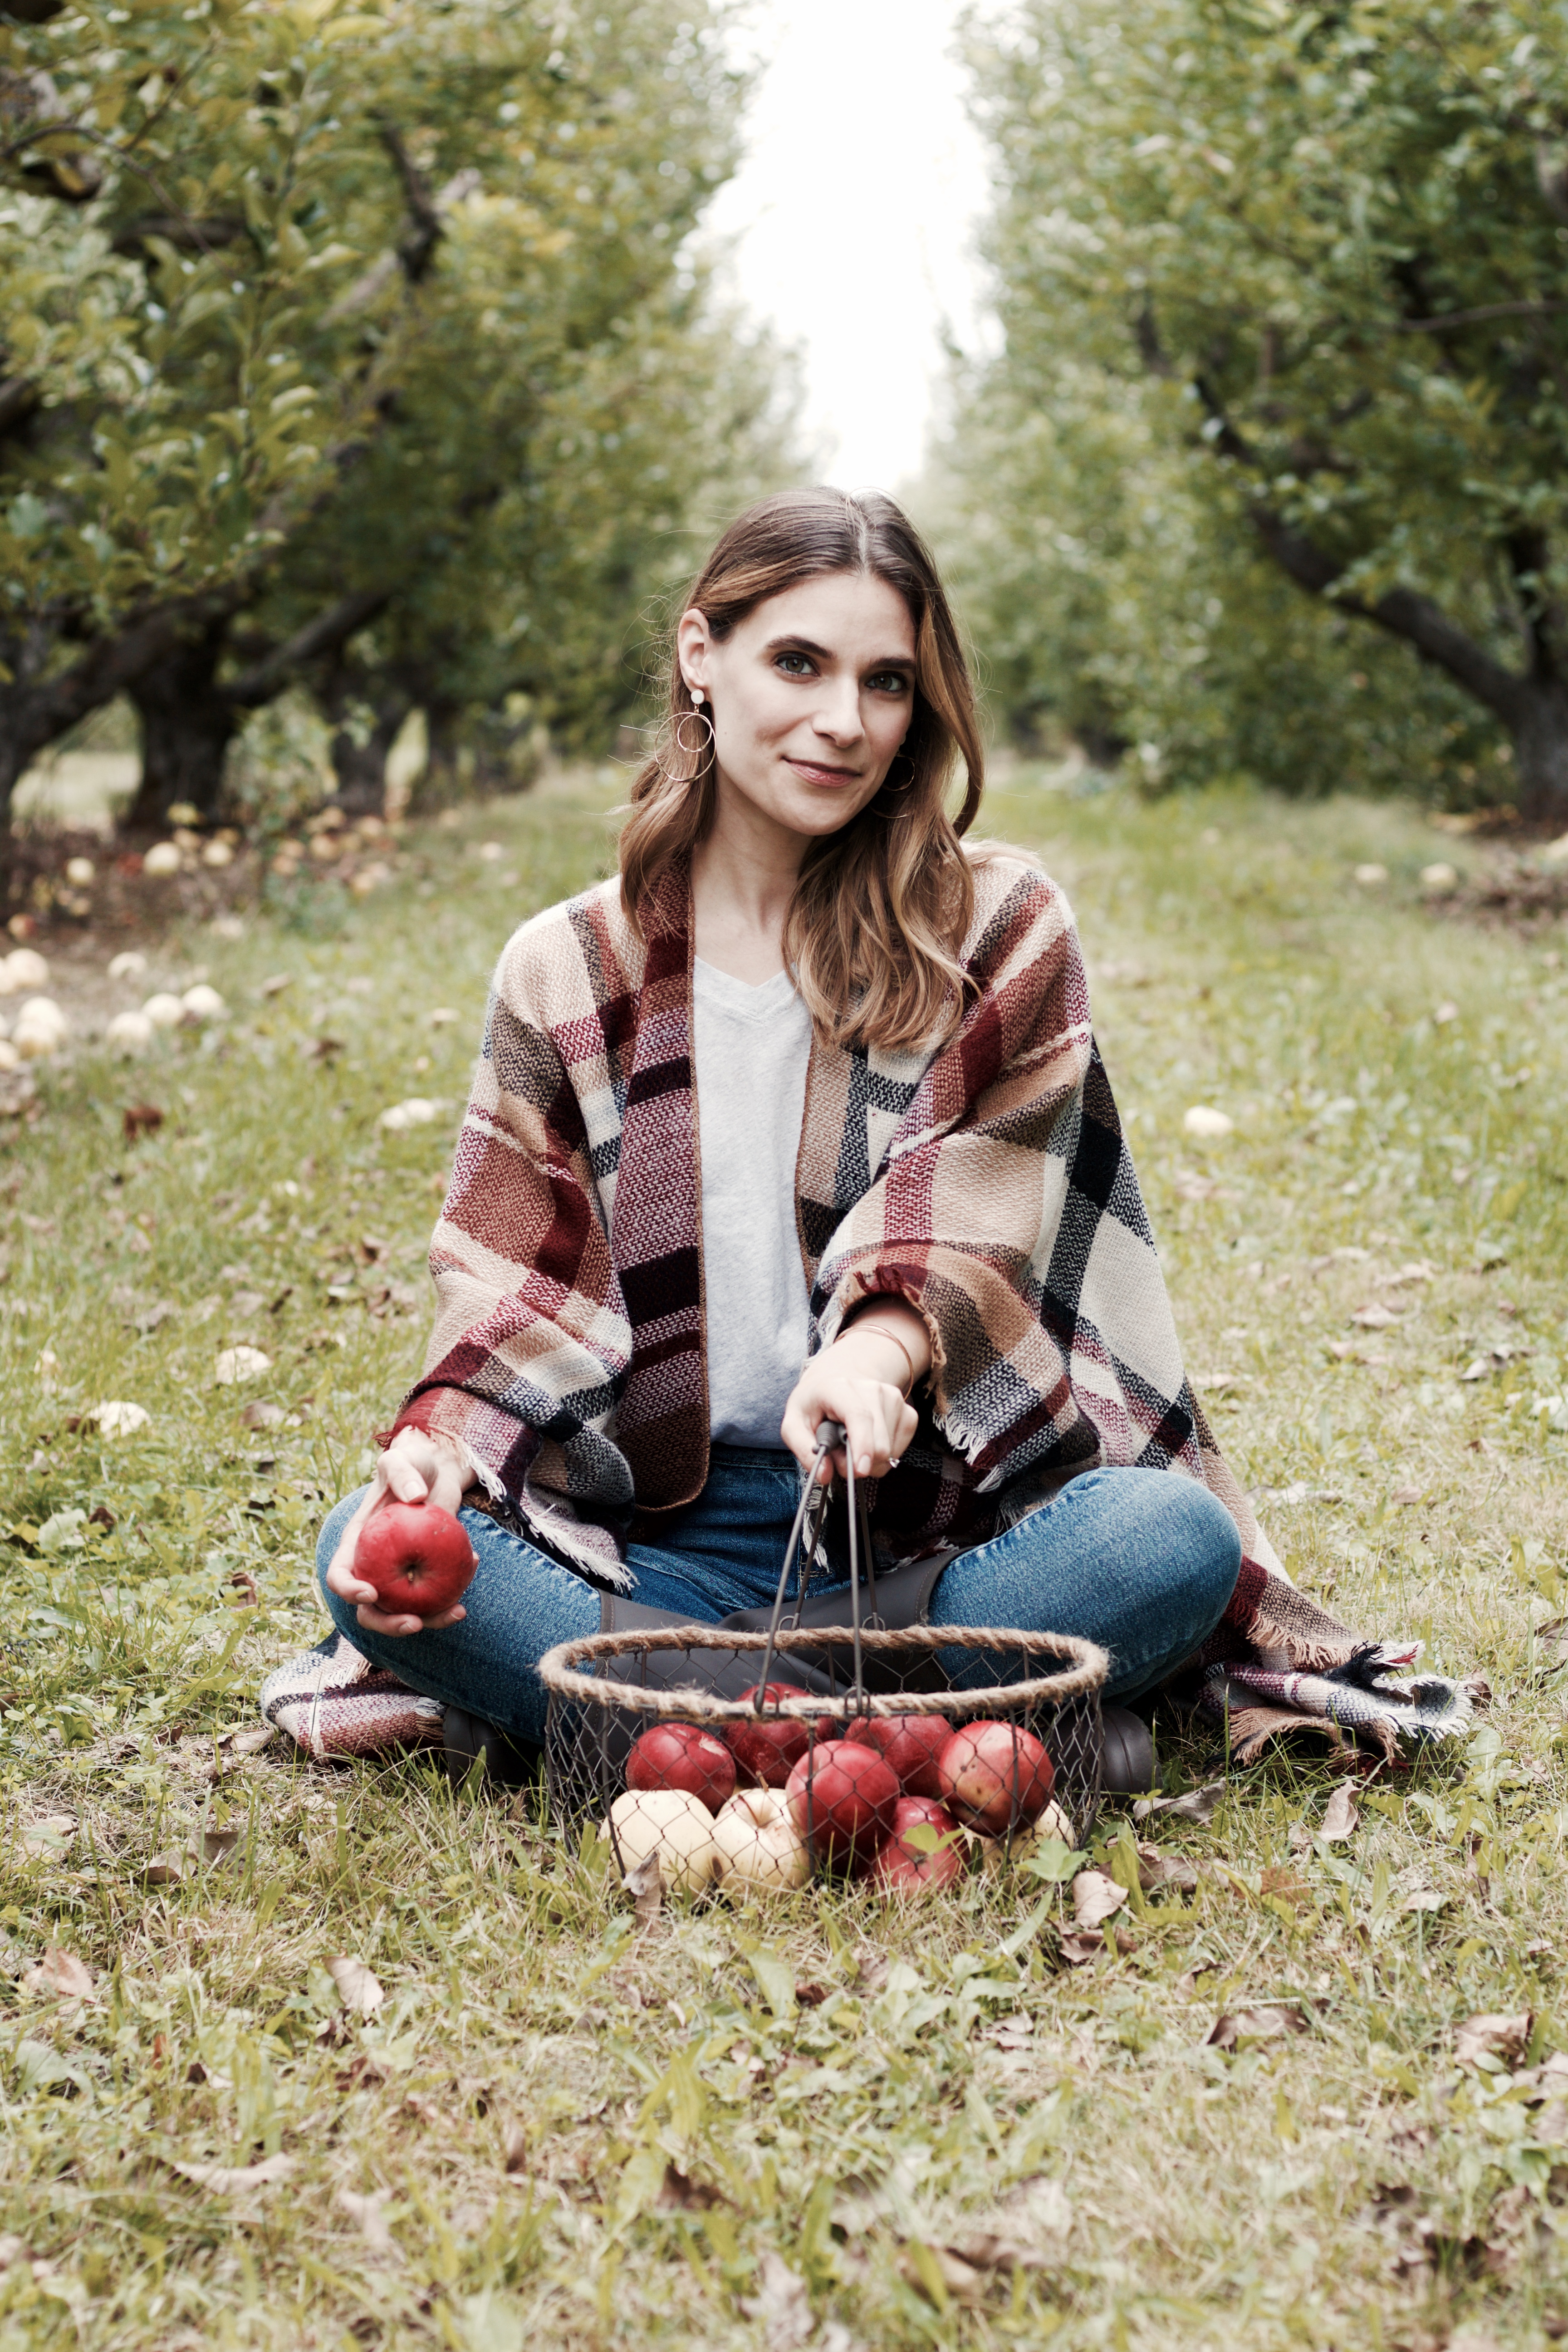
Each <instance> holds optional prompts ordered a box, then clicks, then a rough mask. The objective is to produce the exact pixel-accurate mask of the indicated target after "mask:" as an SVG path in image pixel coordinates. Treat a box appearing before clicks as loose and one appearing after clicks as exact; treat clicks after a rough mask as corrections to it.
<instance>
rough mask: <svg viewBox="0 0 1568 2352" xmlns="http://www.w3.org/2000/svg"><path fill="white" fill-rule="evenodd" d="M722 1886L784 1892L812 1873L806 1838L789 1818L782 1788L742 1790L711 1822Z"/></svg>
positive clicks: (717, 1875)
mask: <svg viewBox="0 0 1568 2352" xmlns="http://www.w3.org/2000/svg"><path fill="white" fill-rule="evenodd" d="M713 1843H714V1844H715V1845H716V1846H717V1847H718V1849H719V1867H718V1870H717V1872H716V1873H715V1875H716V1877H717V1878H718V1881H719V1884H720V1885H721V1886H730V1885H736V1886H740V1887H753V1886H754V1887H759V1888H763V1887H765V1888H770V1889H772V1890H773V1891H775V1892H778V1893H788V1892H790V1891H791V1890H793V1889H794V1888H796V1887H800V1886H804V1885H805V1882H806V1880H807V1879H808V1878H809V1877H810V1876H811V1856H810V1854H809V1853H807V1852H806V1845H805V1839H804V1838H803V1837H802V1835H801V1833H800V1832H799V1831H798V1830H797V1829H796V1827H795V1823H794V1822H793V1821H792V1820H791V1818H790V1810H789V1805H788V1802H787V1801H786V1800H785V1797H784V1791H783V1790H781V1789H741V1790H737V1791H736V1793H735V1795H734V1796H732V1797H731V1800H730V1801H729V1803H728V1804H727V1805H725V1806H724V1807H723V1809H722V1810H721V1812H720V1815H719V1818H718V1820H717V1821H716V1822H714V1824H713Z"/></svg>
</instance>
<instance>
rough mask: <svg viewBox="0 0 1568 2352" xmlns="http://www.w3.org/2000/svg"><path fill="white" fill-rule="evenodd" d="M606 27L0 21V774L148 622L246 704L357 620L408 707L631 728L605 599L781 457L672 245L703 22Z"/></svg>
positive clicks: (287, 16) (719, 160) (89, 696)
mask: <svg viewBox="0 0 1568 2352" xmlns="http://www.w3.org/2000/svg"><path fill="white" fill-rule="evenodd" d="M598 6H599V13H596V14H592V15H589V14H584V15H582V16H578V15H577V14H576V13H574V11H572V10H571V9H566V10H556V11H552V12H547V11H544V10H536V9H532V8H519V7H517V6H514V5H510V0H464V5H456V0H450V4H449V5H436V6H431V5H426V0H373V5H370V6H367V7H364V8H357V7H355V8H351V7H348V6H346V5H342V0H325V4H324V5H322V4H321V0H310V5H304V0H301V5H289V6H276V7H274V6H268V7H266V8H250V7H246V6H242V5H236V4H235V0H201V5H198V6H196V7H194V8H185V7H182V6H179V5H175V0H135V5H132V6H130V7H128V8H119V7H110V6H108V5H106V0H87V5H84V6H82V7H80V8H73V9H72V10H71V12H70V13H69V14H65V15H56V16H52V17H50V18H48V20H47V21H46V22H43V23H40V24H31V23H29V24H18V23H16V22H15V21H13V20H11V19H9V18H5V17H0V167H3V168H0V582H3V583H4V588H3V590H0V600H3V601H0V752H3V751H4V750H5V743H4V740H3V739H4V738H5V736H6V734H7V732H9V735H10V737H11V739H12V744H11V748H12V750H13V751H14V752H17V753H18V756H23V757H25V756H26V755H28V754H29V753H30V752H31V751H33V750H36V749H37V741H36V740H34V739H35V738H36V737H37V734H38V730H39V728H40V726H44V725H45V724H46V722H47V724H48V729H49V731H52V732H58V731H59V730H60V728H61V727H62V726H65V725H68V724H71V723H73V722H74V721H76V720H78V719H79V718H80V717H81V716H82V715H83V713H84V710H85V709H89V708H91V707H92V704H93V701H94V700H96V699H102V698H104V694H105V692H113V691H115V690H117V689H118V688H123V687H127V686H129V687H131V688H132V689H134V687H135V685H136V682H137V677H138V675H139V674H140V673H138V671H137V669H136V667H135V663H136V662H137V661H138V660H141V659H142V656H141V654H140V653H139V652H137V651H136V650H135V647H134V646H132V642H131V633H132V631H133V630H134V628H135V627H136V626H138V625H141V626H142V637H143V638H146V639H147V640H148V642H149V643H151V644H152V645H153V654H152V656H150V658H151V659H153V660H156V659H159V658H163V655H164V653H165V652H166V650H167V645H168V644H169V643H171V642H173V643H178V642H179V636H180V635H184V637H185V638H186V639H188V638H189V637H190V636H191V635H192V633H193V632H194V631H195V630H197V629H198V628H199V629H200V630H203V631H206V630H211V632H212V634H211V637H210V652H211V661H212V663H213V664H216V665H221V666H223V667H222V677H223V678H224V679H225V680H226V691H227V692H229V693H230V695H231V696H232V697H237V709H244V708H250V707H254V706H255V704H256V703H257V702H258V701H260V700H264V699H266V698H268V696H269V695H270V694H272V693H275V692H278V691H279V690H281V688H283V687H285V686H286V685H287V684H288V683H289V677H290V676H291V675H295V674H298V672H299V670H300V667H302V666H306V665H308V663H309V662H310V661H311V660H328V661H331V660H332V659H334V658H336V657H337V656H338V655H339V654H340V653H341V650H342V644H343V642H344V639H345V628H344V627H342V626H340V627H337V628H336V629H335V631H334V628H333V626H332V625H331V623H332V615H333V614H334V613H338V614H342V616H343V617H344V620H345V622H346V620H347V619H351V618H352V619H356V620H357V621H359V622H363V618H364V617H365V613H366V611H368V609H369V607H370V605H371V604H372V603H373V602H374V604H375V607H376V612H377V615H378V619H377V627H378V629H379V635H377V636H374V637H372V638H370V639H367V640H366V641H365V643H364V644H363V646H361V647H360V648H359V649H358V656H359V664H360V668H361V669H362V670H363V669H365V668H366V667H367V666H368V668H369V669H370V670H371V671H374V670H375V669H377V668H378V667H385V666H387V665H391V666H393V667H395V668H396V669H397V670H398V671H399V672H400V673H404V674H405V676H406V679H407V682H408V685H409V686H411V688H412V689H413V693H414V696H415V697H416V698H419V697H424V698H431V699H435V698H437V691H438V692H439V695H440V696H441V697H444V698H445V699H446V700H447V702H448V703H449V704H451V705H452V706H453V707H460V706H461V705H463V704H464V703H466V702H468V701H470V700H473V699H479V700H486V699H489V698H495V697H497V696H500V695H504V694H505V692H507V691H508V690H510V689H514V688H520V687H525V688H530V689H531V690H532V691H534V692H535V693H537V694H542V695H547V697H548V698H550V699H552V702H558V703H559V706H560V709H562V711H563V713H564V714H567V715H568V717H569V718H570V719H572V720H573V721H574V722H575V723H579V724H581V723H582V719H583V714H584V711H585V709H587V708H588V706H589V705H590V704H591V703H593V702H594V701H595V698H599V700H601V701H602V699H603V698H604V695H605V689H606V685H607V684H616V683H618V685H619V688H620V693H619V699H620V701H621V702H622V703H623V704H624V702H625V701H626V697H627V692H628V688H627V685H626V681H625V680H619V681H617V680H616V677H615V667H616V656H618V654H619V651H620V641H621V637H622V635H623V634H624V632H625V630H626V624H627V618H628V604H630V603H631V602H633V601H634V590H633V583H635V582H636V581H637V580H638V578H639V577H640V576H642V575H643V574H645V573H646V571H647V567H648V565H649V563H650V562H653V561H655V560H656V551H658V549H659V548H660V547H661V546H662V545H663V543H664V542H665V541H666V540H667V539H668V534H669V533H670V532H671V531H672V530H673V531H678V530H679V529H680V528H681V527H682V526H683V525H684V524H685V522H686V521H687V520H688V519H689V514H690V511H691V507H692V501H693V499H694V498H696V497H698V496H699V495H700V494H701V493H703V492H706V491H710V490H711V489H712V488H714V486H715V485H716V484H721V483H725V482H731V483H736V484H740V485H742V486H744V487H745V488H750V487H751V485H752V481H753V479H755V478H761V477H762V476H763V475H768V474H770V471H771V474H772V476H773V477H776V474H777V471H778V468H779V467H780V465H781V464H783V465H785V466H787V463H788V457H787V445H788V438H789V433H788V416H787V413H786V408H785V407H781V406H780V405H779V404H778V392H779V384H780V378H779V376H778V374H777V372H776V368H775V362H774V357H773V352H771V350H770V349H769V348H768V347H767V346H766V345H765V344H759V343H754V342H747V341H745V340H744V339H742V338H739V337H737V336H736V335H735V333H734V331H733V326H732V322H731V321H730V320H728V319H725V318H722V317H721V316H719V315H717V314H716V312H715V310H714V309H713V306H712V305H711V303H710V300H709V298H708V287H707V280H706V277H705V274H704V272H703V270H702V268H700V264H699V263H698V262H697V261H696V260H695V259H694V258H693V257H692V254H691V250H690V246H689V238H690V234H691V231H692V229H693V227H694V226H695V224H696V222H697V219H698V216H699V214H700V209H701V206H702V205H703V204H704V203H705V201H706V200H707V198H708V197H709V195H710V194H711V192H712V191H713V189H714V188H715V187H716V186H717V185H718V184H720V183H721V181H722V180H723V178H724V177H725V176H726V175H727V173H729V171H730V170H731V167H732V163H733V155H734V125H735V113H736V107H737V103H738V100H739V96H740V88H739V84H738V81H737V79H736V77H735V76H734V74H733V73H732V72H731V70H730V69H729V68H728V67H727V66H726V65H725V63H724V61H723V58H722V56H721V45H720V39H719V33H718V28H717V19H716V17H715V16H713V14H712V12H711V11H710V9H709V8H707V7H705V6H704V7H699V8H695V9H687V10H686V13H685V14H684V15H682V14H681V13H680V11H681V10H682V9H684V8H685V0H598ZM29 13H32V12H29ZM786 406H787V403H786ZM736 414H742V415H745V416H747V417H748V418H749V419H750V425H749V429H748V430H742V433H741V434H740V435H739V436H738V437H737V438H736V439H735V441H734V442H733V443H732V444H731V443H726V442H724V441H722V440H720V439H718V438H717V437H716V433H715V428H717V427H718V426H720V425H721V423H722V422H723V421H724V420H725V419H726V418H728V417H730V416H731V415H736ZM764 420H765V423H766V430H763V421H764ZM563 540H565V541H570V542H571V546H570V551H569V552H568V553H565V554H563V550H562V545H561V542H562V541H563ZM355 598H362V599H363V600H364V601H363V609H362V608H361V607H359V606H357V605H355V604H353V603H352V602H351V600H353V599H355ZM171 614H173V615H175V616H177V617H178V619H179V622H180V630H179V632H177V633H176V635H175V637H174V639H172V640H171V639H170V638H169V635H168V632H167V630H166V629H165V631H164V633H163V637H161V638H160V637H159V636H158V634H157V627H156V625H154V627H153V630H152V631H151V632H149V630H148V629H147V627H146V624H147V622H148V620H149V616H152V617H153V621H154V624H156V623H157V621H158V620H159V618H160V616H163V617H166V616H168V615H171ZM312 630H313V631H314V632H315V635H313V636H308V637H307V638H306V639H304V640H301V639H300V632H301V631H305V632H310V631H312ZM530 632H532V633H533V642H532V644H529V643H528V642H527V641H528V638H529V633H530ZM136 643H137V645H140V643H141V640H140V639H139V640H137V641H136ZM546 644H548V646H549V648H550V650H549V652H548V653H546V652H545V651H544V650H543V647H544V646H545V645H546ZM534 645H537V646H540V647H541V650H540V651H538V652H535V651H534V650H533V646H534ZM82 646H86V647H87V651H86V652H85V653H83V652H82V651H81V650H80V648H81V647H82ZM520 648H521V650H520ZM188 654H189V647H188V645H187V646H186V655H187V657H188ZM117 665H118V667H116V666H117ZM142 667H143V669H145V667H146V663H145V662H143V665H142ZM110 672H112V673H113V675H110ZM89 673H90V675H89ZM67 682H68V683H67ZM351 683H352V682H351ZM7 688H8V689H9V692H7V691H6V689H7ZM45 688H51V689H52V691H51V692H50V693H48V694H46V693H45V691H44V689H45ZM29 692H30V693H31V694H32V697H33V699H32V702H31V703H28V702H27V700H26V697H27V694H28V693H29ZM24 737H26V739H27V740H22V739H23V738H24ZM18 747H19V751H18ZM0 764H3V761H0Z"/></svg>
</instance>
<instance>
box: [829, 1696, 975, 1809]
mask: <svg viewBox="0 0 1568 2352" xmlns="http://www.w3.org/2000/svg"><path fill="white" fill-rule="evenodd" d="M844 1737H845V1738H846V1739H858V1740H859V1741H860V1742H861V1743H862V1744H863V1745H864V1746H865V1747H867V1748H875V1749H876V1751H877V1753H878V1755H879V1756H881V1757H885V1758H886V1759H887V1761H888V1763H889V1766H890V1767H891V1769H892V1770H893V1771H894V1772H895V1773H896V1774H897V1776H898V1782H899V1786H900V1789H901V1790H903V1792H904V1794H905V1796H906V1797H938V1798H940V1796H941V1795H942V1789H941V1785H940V1783H939V1782H938V1780H937V1777H936V1759H937V1758H938V1757H939V1756H940V1755H941V1754H942V1749H943V1748H944V1747H945V1746H946V1745H947V1742H948V1741H949V1740H950V1739H951V1738H952V1724H951V1723H949V1721H948V1719H947V1717H946V1716H945V1715H865V1716H857V1717H856V1718H855V1721H854V1722H853V1723H852V1724H850V1725H849V1727H848V1728H847V1731H846V1732H845V1734H844Z"/></svg>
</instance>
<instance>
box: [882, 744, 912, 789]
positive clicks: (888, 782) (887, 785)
mask: <svg viewBox="0 0 1568 2352" xmlns="http://www.w3.org/2000/svg"><path fill="white" fill-rule="evenodd" d="M900 760H901V761H903V763H904V765H905V767H906V768H908V770H909V774H908V775H907V776H905V777H904V778H903V779H902V780H901V782H899V783H895V782H893V770H894V768H895V767H896V766H897V764H898V762H899V761H900ZM914 780H915V763H914V761H912V760H911V759H910V755H909V753H908V752H907V751H905V749H904V747H903V745H902V744H901V743H900V746H899V748H898V750H897V751H895V752H894V754H893V756H892V758H891V759H890V760H889V762H888V772H887V774H886V775H885V776H884V777H883V779H882V789H883V791H884V792H889V793H907V792H908V791H909V788H910V785H911V784H912V783H913V782H914Z"/></svg>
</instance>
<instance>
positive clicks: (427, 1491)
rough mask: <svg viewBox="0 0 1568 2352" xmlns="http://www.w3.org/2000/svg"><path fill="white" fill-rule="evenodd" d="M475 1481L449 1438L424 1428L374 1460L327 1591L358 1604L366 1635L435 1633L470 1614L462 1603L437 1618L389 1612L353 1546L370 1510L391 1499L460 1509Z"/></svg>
mask: <svg viewBox="0 0 1568 2352" xmlns="http://www.w3.org/2000/svg"><path fill="white" fill-rule="evenodd" d="M471 1484H472V1481H471V1480H468V1479H466V1478H465V1474H464V1471H463V1468H462V1465H460V1463H459V1461H458V1454H457V1451H456V1449H455V1448H454V1447H453V1446H451V1445H449V1444H447V1442H446V1441H445V1439H443V1438H439V1437H431V1436H429V1435H427V1434H426V1432H425V1431H424V1430H422V1429H400V1430H399V1431H398V1433H397V1434H396V1436H395V1438H394V1439H393V1441H392V1444H390V1445H389V1446H388V1447H387V1449H386V1451H385V1453H384V1454H383V1455H382V1457H381V1459H380V1461H379V1462H378V1463H377V1464H376V1465H375V1475H374V1478H373V1479H372V1481H371V1483H370V1486H369V1487H368V1488H367V1489H366V1492H365V1494H364V1495H363V1497H362V1499H361V1501H360V1504H359V1507H358V1508H357V1509H356V1510H355V1512H354V1515H353V1517H352V1518H351V1519H350V1521H349V1523H348V1525H347V1527H346V1528H344V1529H343V1531H342V1536H341V1537H340V1538H339V1540H338V1548H337V1549H336V1551H335V1552H334V1553H333V1554H332V1564H331V1568H329V1569H328V1570H327V1590H328V1591H329V1592H335V1593H336V1594H337V1595H338V1597H339V1599H340V1600H342V1601H353V1602H355V1603H356V1604H357V1605H356V1609H355V1614H356V1616H357V1617H358V1619H359V1622H360V1623H361V1624H362V1625H363V1627H364V1629H365V1632H366V1633H437V1632H439V1630H440V1628H441V1627H442V1626H443V1625H455V1624H456V1623H457V1622H458V1618H459V1617H464V1616H466V1615H467V1614H468V1612H467V1611H466V1610H465V1609H464V1608H463V1607H462V1606H461V1605H460V1604H458V1603H454V1605H453V1606H452V1607H451V1608H450V1609H446V1610H443V1611H442V1612H441V1614H440V1616H439V1617H413V1616H405V1617H388V1616H386V1615H385V1614H384V1612H382V1611H381V1610H380V1609H378V1608H377V1607H376V1605H375V1603H376V1600H377V1597H378V1596H377V1593H376V1590H375V1587H374V1584H366V1583H364V1582H363V1580H362V1579H361V1578H359V1577H357V1576H356V1575H355V1574H354V1547H355V1545H356V1544H357V1543H358V1541H359V1535H360V1529H361V1528H363V1526H364V1523H365V1521H366V1520H367V1519H368V1518H369V1517H370V1516H371V1514H372V1512H373V1511H378V1510H381V1509H382V1508H384V1506H385V1505H386V1504H387V1503H388V1502H389V1501H390V1502H394V1503H426V1502H429V1503H435V1504H437V1506H438V1507H440V1509H442V1510H444V1511H451V1512H453V1513H456V1511H457V1510H458V1507H459V1506H460V1504H461V1503H462V1499H463V1496H464V1493H465V1491H466V1487H467V1486H468V1485H471Z"/></svg>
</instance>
